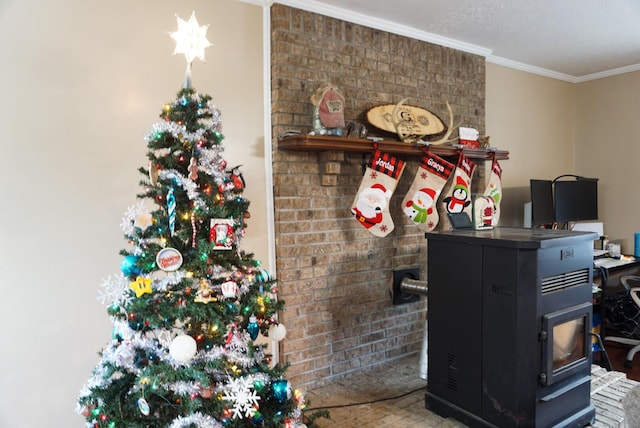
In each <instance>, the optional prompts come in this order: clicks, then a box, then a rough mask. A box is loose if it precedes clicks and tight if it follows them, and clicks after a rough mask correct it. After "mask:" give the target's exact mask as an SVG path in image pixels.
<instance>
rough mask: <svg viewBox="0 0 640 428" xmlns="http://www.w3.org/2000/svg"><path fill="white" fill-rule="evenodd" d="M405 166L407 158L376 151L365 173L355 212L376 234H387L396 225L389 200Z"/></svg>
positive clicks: (362, 223) (354, 204) (352, 212)
mask: <svg viewBox="0 0 640 428" xmlns="http://www.w3.org/2000/svg"><path fill="white" fill-rule="evenodd" d="M404 165H405V163H404V161H402V160H400V159H397V158H395V157H393V156H391V155H389V154H387V153H382V152H379V151H377V150H376V151H375V152H374V154H373V157H372V158H371V162H370V163H369V165H368V166H367V169H366V171H365V173H364V177H363V179H362V182H361V183H360V188H359V189H358V193H357V194H356V197H355V199H354V201H353V204H352V205H351V214H353V216H354V217H355V219H356V220H357V221H358V223H360V224H361V225H362V226H363V227H364V228H366V229H367V230H368V231H369V232H371V234H373V235H375V236H379V237H383V236H386V235H388V234H389V233H391V231H392V230H393V229H394V227H395V226H394V224H393V221H392V220H391V215H390V214H389V200H390V199H391V195H392V194H393V192H394V190H395V189H396V186H397V184H398V180H399V179H400V176H401V175H402V171H403V170H404Z"/></svg>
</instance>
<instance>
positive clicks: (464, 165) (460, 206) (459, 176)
mask: <svg viewBox="0 0 640 428" xmlns="http://www.w3.org/2000/svg"><path fill="white" fill-rule="evenodd" d="M475 169H476V165H475V164H474V163H473V162H471V160H470V159H469V158H468V157H467V156H465V154H464V153H462V152H460V155H459V157H458V163H457V165H456V170H455V172H454V173H453V180H452V181H451V182H450V183H449V184H448V186H447V187H446V189H445V190H444V191H443V193H442V197H441V206H442V212H443V213H444V214H445V218H442V219H441V224H442V228H443V229H444V230H447V229H451V222H450V221H449V219H448V218H446V216H447V215H448V214H458V213H463V212H464V213H466V214H467V215H468V216H469V219H471V218H472V214H473V213H472V210H471V179H472V178H473V173H474V172H475Z"/></svg>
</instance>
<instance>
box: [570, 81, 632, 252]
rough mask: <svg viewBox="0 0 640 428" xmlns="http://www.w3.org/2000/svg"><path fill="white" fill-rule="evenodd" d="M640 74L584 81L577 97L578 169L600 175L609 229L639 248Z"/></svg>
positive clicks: (600, 202)
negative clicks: (635, 241)
mask: <svg viewBox="0 0 640 428" xmlns="http://www.w3.org/2000/svg"><path fill="white" fill-rule="evenodd" d="M639 95H640V73H639V72H635V73H627V74H622V75H619V76H614V77H609V78H606V79H599V80H594V81H591V82H585V83H581V84H579V85H578V86H577V96H576V104H577V106H576V118H577V120H576V148H577V150H576V173H577V174H580V175H585V176H590V177H597V178H599V179H600V181H599V183H598V198H599V200H598V208H599V213H600V217H601V219H602V221H604V227H605V234H606V235H608V236H609V238H610V239H611V240H614V241H619V242H620V243H621V244H622V250H623V252H625V253H627V254H630V253H631V254H632V253H633V250H634V249H633V234H634V232H640V220H638V212H640V197H639V196H638V195H639V191H638V188H637V187H636V186H637V185H638V183H640V179H639V178H638V176H639V174H640V171H639V168H638V162H639V159H640V137H639V136H638V135H639V134H638V132H637V131H636V129H635V128H636V126H638V123H639V120H638V116H639V114H640V96H639Z"/></svg>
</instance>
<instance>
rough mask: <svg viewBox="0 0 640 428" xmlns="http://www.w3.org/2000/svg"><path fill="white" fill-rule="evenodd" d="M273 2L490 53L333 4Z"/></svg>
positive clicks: (309, 0) (301, 0)
mask: <svg viewBox="0 0 640 428" xmlns="http://www.w3.org/2000/svg"><path fill="white" fill-rule="evenodd" d="M274 3H278V4H282V5H285V6H291V7H295V8H297V9H302V10H306V11H308V12H314V13H318V14H320V15H325V16H329V17H331V18H336V19H341V20H343V21H347V22H352V23H354V24H358V25H363V26H365V27H370V28H374V29H376V30H382V31H385V32H387V33H393V34H397V35H400V36H406V37H410V38H412V39H416V40H421V41H424V42H429V43H434V44H436V45H440V46H445V47H448V48H452V49H457V50H460V51H463V52H468V53H472V54H475V55H480V56H485V57H486V56H487V55H490V54H491V49H487V48H484V47H482V46H478V45H474V44H471V43H465V42H461V41H459V40H454V39H450V38H448V37H443V36H439V35H437V34H433V33H429V32H427V31H420V30H416V29H415V28H412V27H408V26H406V25H401V24H398V23H395V22H392V21H388V20H386V19H380V18H374V17H371V16H367V15H364V14H362V13H357V12H353V11H350V10H346V9H342V8H339V7H335V6H329V5H326V4H322V3H318V2H316V1H313V0H277V1H274Z"/></svg>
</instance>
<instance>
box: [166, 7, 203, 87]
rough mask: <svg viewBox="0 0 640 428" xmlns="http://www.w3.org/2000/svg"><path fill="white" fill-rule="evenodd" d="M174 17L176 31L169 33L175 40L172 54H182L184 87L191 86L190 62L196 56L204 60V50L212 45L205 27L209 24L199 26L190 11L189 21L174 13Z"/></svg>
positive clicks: (193, 13) (194, 14)
mask: <svg viewBox="0 0 640 428" xmlns="http://www.w3.org/2000/svg"><path fill="white" fill-rule="evenodd" d="M176 18H177V19H178V31H174V32H172V33H169V36H170V37H171V38H172V39H173V40H175V42H176V48H175V49H174V50H173V54H174V55H176V54H184V57H185V59H186V60H187V72H186V74H185V85H184V87H185V88H189V87H191V63H192V62H193V60H194V59H196V58H198V59H199V60H200V61H202V62H205V59H204V50H205V48H208V47H209V46H212V44H211V43H210V42H209V40H207V29H208V28H209V26H208V25H202V26H200V24H198V19H197V18H196V13H195V12H191V17H190V18H189V21H185V20H184V19H181V18H180V17H179V16H178V15H176Z"/></svg>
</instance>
